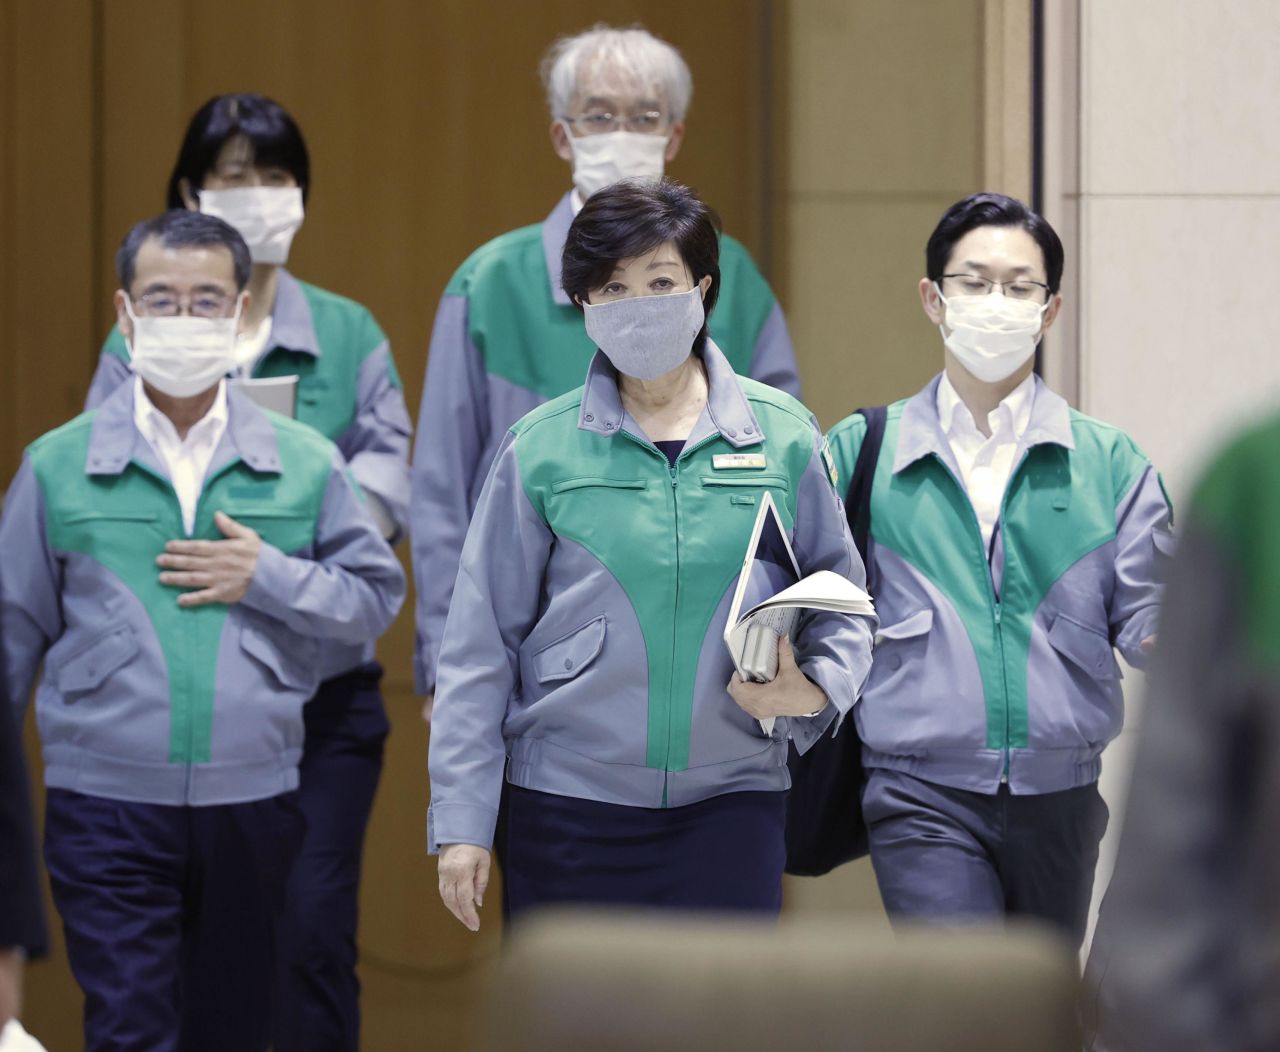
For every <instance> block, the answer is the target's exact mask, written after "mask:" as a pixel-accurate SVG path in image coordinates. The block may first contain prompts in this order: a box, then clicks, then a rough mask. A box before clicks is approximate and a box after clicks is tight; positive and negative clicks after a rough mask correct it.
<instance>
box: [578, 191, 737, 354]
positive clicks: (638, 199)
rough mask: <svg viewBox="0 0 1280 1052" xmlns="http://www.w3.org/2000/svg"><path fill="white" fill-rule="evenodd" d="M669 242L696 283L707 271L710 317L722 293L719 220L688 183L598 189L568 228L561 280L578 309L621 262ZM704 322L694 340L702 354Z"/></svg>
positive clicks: (705, 300)
mask: <svg viewBox="0 0 1280 1052" xmlns="http://www.w3.org/2000/svg"><path fill="white" fill-rule="evenodd" d="M668 241H672V242H674V243H675V246H676V248H677V249H679V251H680V257H681V259H683V260H684V263H685V266H687V267H688V268H689V270H690V272H691V273H692V274H693V280H694V282H695V284H696V283H697V282H699V281H701V280H702V279H703V278H704V277H706V276H707V275H708V274H710V275H711V286H710V288H708V289H707V294H706V295H705V296H704V297H703V299H702V308H703V311H704V312H705V314H706V316H707V317H708V318H710V317H711V311H712V309H713V308H714V307H715V305H716V300H717V299H718V298H719V296H720V218H719V216H717V215H716V213H715V212H714V211H713V210H712V209H711V208H709V207H708V206H707V205H705V204H703V202H702V200H701V199H700V198H699V197H698V195H697V194H696V193H695V192H694V191H693V190H691V189H689V187H687V186H683V185H682V184H680V183H677V182H674V181H673V180H671V179H662V180H661V181H659V182H656V183H655V182H650V181H648V180H623V181H622V182H620V183H614V184H612V185H611V186H606V187H605V188H604V189H603V190H597V191H596V192H595V193H594V194H592V195H591V196H590V197H589V198H587V203H586V204H585V205H583V206H582V211H580V212H579V213H578V214H577V216H575V217H574V220H573V223H572V224H571V225H570V227H569V236H568V238H566V240H565V243H564V255H563V257H562V258H561V265H560V284H561V285H562V286H563V287H564V291H565V292H566V293H567V294H568V296H569V299H571V300H572V301H573V302H574V304H575V305H576V306H577V307H578V309H579V310H582V302H580V301H585V300H586V299H587V295H588V293H590V292H591V290H592V289H598V288H600V286H602V285H604V284H606V283H607V282H608V280H609V278H610V277H611V276H612V274H613V271H614V269H615V268H616V267H617V265H618V261H619V260H623V259H633V258H634V257H636V256H639V255H643V254H644V253H645V252H649V251H652V250H653V249H655V248H657V247H658V246H659V245H662V244H665V243H666V242H668ZM706 341H707V327H706V325H705V324H704V325H703V326H702V328H701V330H699V332H698V335H697V337H696V338H695V339H694V341H693V350H694V353H695V354H700V353H701V352H702V349H703V347H704V346H705V344H706Z"/></svg>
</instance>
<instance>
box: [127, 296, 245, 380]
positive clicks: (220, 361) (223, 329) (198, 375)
mask: <svg viewBox="0 0 1280 1052" xmlns="http://www.w3.org/2000/svg"><path fill="white" fill-rule="evenodd" d="M243 303H244V297H243V296H241V297H240V298H238V299H237V300H236V312H235V315H234V316H233V317H230V318H192V317H189V316H186V315H181V314H180V315H176V316H175V317H172V318H155V317H150V316H148V315H143V316H141V317H139V316H138V315H136V314H134V313H133V305H132V304H131V303H130V302H129V300H128V298H126V299H125V301H124V309H125V312H126V313H127V314H128V315H129V320H130V321H131V322H132V323H133V336H132V337H130V339H129V341H128V342H129V355H130V358H131V359H132V364H133V371H134V372H136V373H137V374H138V375H139V376H141V377H142V379H143V380H145V381H146V382H147V383H149V384H150V385H151V386H152V387H154V388H155V389H156V390H157V391H162V392H163V393H164V394H167V395H169V396H170V397H172V398H190V397H191V396H192V395H197V394H199V393H200V392H201V391H207V390H209V388H210V387H212V386H213V385H214V384H216V383H217V382H218V381H219V380H221V379H222V378H223V377H224V376H226V375H227V373H229V372H230V371H231V370H232V369H233V368H235V364H236V330H237V329H238V328H239V327H240V308H241V306H242V305H243Z"/></svg>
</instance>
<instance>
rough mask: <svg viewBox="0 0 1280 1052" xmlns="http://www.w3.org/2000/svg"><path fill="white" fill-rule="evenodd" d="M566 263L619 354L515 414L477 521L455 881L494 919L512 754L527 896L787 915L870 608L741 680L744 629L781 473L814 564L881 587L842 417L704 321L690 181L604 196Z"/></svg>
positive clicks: (442, 813)
mask: <svg viewBox="0 0 1280 1052" xmlns="http://www.w3.org/2000/svg"><path fill="white" fill-rule="evenodd" d="M562 281H563V284H564V288H565V291H566V292H567V293H568V294H569V296H570V297H571V298H572V299H573V301H574V302H575V303H576V304H577V305H578V306H579V307H580V308H581V309H582V310H583V312H584V315H585V323H586V328H587V333H588V334H589V335H590V336H591V337H592V339H593V340H594V341H595V343H596V345H597V346H598V348H599V351H598V353H597V354H596V356H595V358H594V359H593V360H592V363H591V367H590V370H589V371H588V373H587V377H586V384H585V386H583V387H581V388H579V389H578V390H576V391H573V392H571V393H569V394H567V395H564V396H562V397H561V398H558V399H556V400H554V401H552V402H549V403H547V404H546V405H544V406H541V407H540V408H538V409H536V410H534V411H533V412H532V413H530V414H528V415H527V416H525V417H524V418H523V419H522V420H520V421H519V422H518V423H517V424H516V425H515V426H514V427H513V428H512V429H511V431H510V432H509V433H508V435H507V437H506V439H505V441H504V443H503V445H502V446H501V448H500V449H499V452H498V455H497V458H496V460H495V463H494V466H493V468H492V470H491V472H490V475H489V478H488V481H487V482H486V484H485V488H484V491H483V493H482V494H481V497H480V501H479V504H478V506H477V508H476V512H475V515H474V517H473V519H472V524H471V529H470V531H469V532H468V535H467V540H466V545H465V547H464V551H463V556H462V566H461V569H460V572H459V574H458V578H457V582H456V584H455V587H454V594H453V602H452V606H451V608H450V611H449V619H448V624H447V627H446V629H445V634H444V641H443V645H442V648H441V652H440V671H439V678H438V685H437V692H436V698H435V711H434V715H433V722H432V732H431V746H430V769H431V790H432V800H431V809H430V814H429V819H428V840H429V846H430V850H432V851H433V852H434V851H438V852H439V853H440V893H441V897H442V898H443V899H444V902H445V904H446V905H447V906H448V908H449V909H450V910H451V911H452V912H453V913H454V914H455V915H456V916H457V917H458V919H459V920H460V921H462V922H463V923H464V924H465V925H467V926H468V927H469V928H472V929H473V930H474V929H476V928H478V927H479V916H478V914H477V912H476V907H477V906H479V905H480V904H481V902H482V900H483V896H484V890H485V886H486V885H487V882H488V872H489V850H490V848H491V847H492V841H493V836H494V827H495V823H496V819H497V811H498V804H499V797H500V794H501V787H502V781H503V777H504V772H505V777H506V780H507V781H508V782H509V783H510V801H509V806H510V811H509V818H508V832H507V843H506V851H505V861H504V872H503V877H504V887H505V889H506V894H507V901H508V906H509V909H510V912H511V914H512V915H513V916H519V915H520V914H521V913H523V912H524V911H526V910H528V909H530V908H532V907H535V906H540V905H544V904H547V903H552V902H560V903H613V904H629V905H647V906H663V907H680V908H688V909H717V910H742V911H752V912H764V913H776V912H777V910H778V909H779V908H780V905H781V878H782V868H783V862H784V854H785V852H784V845H783V824H784V817H785V798H786V794H785V790H786V788H787V786H788V784H789V782H788V775H787V766H786V761H787V747H788V746H787V743H788V740H789V739H790V740H793V741H795V743H796V744H797V747H799V748H800V749H802V750H803V749H805V748H807V747H808V746H809V745H810V744H812V743H813V742H814V741H815V740H816V739H817V738H818V736H819V735H821V734H822V733H824V732H826V731H829V730H831V729H832V727H833V726H834V725H835V724H836V722H837V721H838V720H839V719H841V718H842V717H843V715H844V713H846V712H848V710H849V708H850V707H851V706H852V704H853V701H854V698H855V697H856V696H857V692H858V690H859V689H860V687H861V684H862V681H863V679H864V678H865V676H866V674H867V670H868V668H869V667H870V662H871V633H872V628H873V622H874V619H873V618H859V617H849V616H845V615H832V614H822V613H819V614H814V615H813V616H811V617H809V618H808V619H806V620H805V621H803V622H802V625H801V628H800V630H799V631H798V632H797V635H796V639H795V641H794V650H793V648H792V643H791V641H789V640H786V639H785V638H784V639H783V640H782V641H781V643H780V645H779V649H778V656H779V672H778V675H777V678H776V679H774V680H773V681H772V682H770V683H762V684H757V683H744V682H743V681H742V680H741V679H739V678H737V676H736V675H734V676H733V679H732V681H731V680H730V676H731V673H732V672H733V666H732V663H731V661H730V657H729V654H728V651H727V649H726V648H725V646H724V643H723V641H722V638H721V637H722V633H723V630H724V626H725V621H726V618H727V613H728V608H729V605H730V603H731V601H732V597H733V592H734V588H735V584H736V579H737V574H738V570H739V569H740V567H741V565H742V559H743V554H744V552H745V550H746V546H747V541H748V538H749V536H750V534H751V530H752V526H753V524H754V521H755V513H756V510H757V507H758V502H760V501H763V499H764V495H765V494H766V493H770V494H772V497H773V500H774V502H775V503H776V504H777V506H778V509H779V512H780V514H781V516H782V518H783V521H784V522H785V523H786V524H787V526H788V527H789V528H790V531H791V541H792V545H793V548H794V550H795V554H796V558H797V560H798V562H799V564H800V568H801V570H802V571H803V572H805V573H812V572H815V571H817V570H834V571H836V572H838V573H841V574H843V575H845V576H848V577H850V578H851V579H852V580H854V581H855V582H857V583H859V584H861V583H862V581H863V576H862V566H861V562H860V561H859V559H858V555H857V552H856V550H855V549H854V547H853V543H852V541H851V539H850V537H849V533H848V528H847V526H846V524H845V522H844V516H843V513H842V509H841V508H840V506H839V502H838V501H837V500H836V498H835V494H834V490H833V486H832V480H831V478H830V476H829V474H828V471H827V468H826V466H825V463H824V460H823V457H822V448H823V446H822V436H821V433H820V432H819V430H818V427H817V424H816V422H815V421H814V419H813V417H812V415H811V414H810V413H809V412H808V410H806V409H805V408H804V407H803V406H802V405H801V404H800V403H799V402H797V401H796V400H795V399H794V398H792V397H791V396H789V395H787V394H784V393H782V392H780V391H777V390H775V389H773V388H771V387H767V386H766V385H764V384H760V383H757V382H755V381H752V380H749V379H745V378H742V377H739V376H736V375H735V374H734V372H733V370H732V369H731V368H730V366H729V364H728V362H727V361H726V360H725V358H724V355H723V354H721V352H720V350H719V348H717V347H716V345H715V341H714V340H713V339H711V337H710V336H709V335H708V332H707V316H708V315H709V314H710V310H711V308H712V307H713V306H714V304H715V299H716V293H717V291H718V286H719V238H718V233H717V226H716V222H715V219H714V216H713V214H712V212H711V211H710V209H708V208H707V207H706V206H705V205H704V204H703V203H702V202H701V201H700V200H699V199H698V197H697V195H696V194H694V193H693V191H691V190H689V189H687V188H686V187H683V186H680V185H678V184H676V183H673V182H670V181H666V180H664V181H662V182H659V183H650V182H631V183H627V182H624V183H619V184H615V185H613V186H610V187H607V188H606V189H603V190H600V191H598V192H597V193H595V194H593V195H592V196H591V198H590V199H589V200H588V201H587V203H586V204H585V205H584V207H583V208H582V211H581V212H579V214H578V216H577V217H576V218H575V219H574V221H573V225H572V227H571V228H570V230H569V236H568V240H567V242H566V244H565V249H564V258H563V266H562ZM726 684H728V686H727V687H726ZM771 717H772V718H774V720H773V724H772V730H771V731H767V732H766V731H765V730H764V729H763V725H762V723H761V720H768V719H769V718H771Z"/></svg>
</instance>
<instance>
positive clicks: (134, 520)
mask: <svg viewBox="0 0 1280 1052" xmlns="http://www.w3.org/2000/svg"><path fill="white" fill-rule="evenodd" d="M166 524H167V526H166ZM51 525H52V530H51V531H50V532H51V537H52V540H53V543H54V546H55V547H58V548H63V549H68V550H72V551H79V552H84V553H86V554H88V555H92V556H94V557H95V558H97V559H98V560H99V561H101V562H109V563H111V564H112V565H114V564H115V563H116V559H115V558H114V556H121V557H124V558H133V557H140V556H141V555H142V554H143V553H145V554H146V555H147V556H150V557H154V556H155V555H157V554H158V553H159V551H160V548H161V546H162V544H163V541H162V540H161V538H162V537H163V538H164V539H168V538H169V537H170V536H172V537H181V536H182V535H183V532H184V531H183V529H182V520H181V518H180V517H179V509H178V502H177V500H174V502H173V514H172V516H171V517H166V518H165V519H164V520H163V521H162V520H161V516H160V513H159V512H157V511H140V510H139V511H133V510H128V509H124V508H121V509H113V510H107V511H72V512H67V513H65V514H58V515H55V516H53V517H52V523H51Z"/></svg>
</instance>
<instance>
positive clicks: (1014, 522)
mask: <svg viewBox="0 0 1280 1052" xmlns="http://www.w3.org/2000/svg"><path fill="white" fill-rule="evenodd" d="M938 380H939V378H935V379H934V380H933V381H931V382H930V383H929V385H928V386H927V387H925V389H924V390H923V391H921V392H920V393H919V394H917V395H916V396H914V397H913V398H910V399H907V400H904V401H901V402H898V403H896V404H894V405H892V406H890V407H889V412H888V421H887V424H886V429H885V435H884V445H883V447H882V448H881V452H880V458H879V462H878V464H877V466H876V473H875V480H874V484H873V487H872V493H871V528H870V538H869V547H868V556H867V562H868V579H869V580H870V582H871V589H872V593H873V594H874V595H875V598H876V611H877V613H878V614H879V615H880V623H881V626H882V627H881V629H880V632H879V634H878V635H877V637H876V660H875V664H874V666H873V667H872V670H871V678H870V680H869V681H868V683H867V689H866V691H865V693H864V695H863V698H862V701H861V703H860V704H859V705H858V708H857V711H856V718H857V724H858V732H859V734H860V735H861V736H862V741H863V759H864V762H865V763H866V765H867V766H869V767H887V768H891V769H893V770H898V771H904V772H906V773H907V774H911V775H914V776H916V777H919V778H923V779H925V780H927V781H930V782H936V783H938V784H940V785H947V786H951V787H953V788H957V789H967V790H972V791H975V792H981V793H994V792H996V791H997V789H998V788H999V787H1000V785H1001V784H1002V783H1007V784H1008V786H1009V789H1010V790H1011V791H1012V792H1014V793H1022V794H1025V793H1049V792H1055V791H1057V790H1061V789H1070V788H1073V787H1076V786H1081V785H1087V784H1089V783H1091V782H1093V781H1095V780H1096V779H1097V777H1098V775H1099V773H1100V771H1101V765H1102V760H1101V755H1102V750H1103V748H1104V747H1105V746H1106V744H1107V743H1108V742H1109V741H1111V739H1112V738H1114V737H1115V736H1116V734H1118V733H1119V731H1120V727H1121V724H1122V722H1123V718H1124V698H1123V694H1122V691H1121V686H1120V678H1121V672H1120V667H1119V665H1118V663H1117V662H1116V658H1115V653H1114V650H1113V648H1119V650H1120V652H1121V653H1122V654H1124V656H1125V658H1126V659H1127V660H1128V661H1129V662H1130V663H1131V664H1133V665H1135V666H1139V667H1140V666H1142V665H1144V664H1145V655H1144V653H1143V651H1142V649H1141V646H1140V644H1141V641H1142V640H1143V639H1145V638H1146V637H1147V636H1150V635H1152V634H1153V633H1154V631H1155V620H1156V612H1157V608H1158V604H1159V601H1160V585H1159V583H1158V573H1157V556H1158V553H1159V552H1160V550H1161V548H1162V547H1164V548H1167V547H1168V546H1169V545H1170V544H1171V543H1172V536H1171V535H1170V534H1169V532H1168V530H1169V526H1170V507H1169V503H1168V500H1167V499H1166V497H1165V493H1164V489H1163V487H1162V485H1161V483H1160V479H1159V476H1158V475H1157V474H1156V472H1155V469H1154V468H1153V467H1152V466H1151V464H1150V462H1149V461H1148V460H1147V459H1146V457H1144V456H1143V455H1142V453H1141V452H1139V450H1138V448H1137V447H1136V446H1135V445H1134V444H1133V442H1132V441H1131V440H1130V439H1129V438H1128V437H1127V436H1126V435H1125V434H1124V433H1123V432H1121V431H1119V430H1117V429H1116V428H1114V427H1110V426H1108V425H1107V424H1103V423H1100V422H1099V421H1097V420H1093V419H1090V418H1089V417H1087V416H1085V415H1083V414H1082V413H1078V412H1076V411H1075V410H1073V409H1071V408H1070V407H1069V406H1068V405H1067V403H1066V402H1065V401H1064V400H1063V399H1062V398H1061V397H1059V396H1058V395H1056V394H1054V393H1053V392H1052V391H1050V390H1049V389H1048V388H1047V387H1045V385H1044V384H1043V383H1041V382H1040V381H1039V380H1038V379H1037V380H1036V389H1035V400H1034V402H1033V404H1032V410H1031V420H1030V423H1029V424H1028V426H1027V430H1026V433H1025V434H1024V435H1023V437H1022V439H1021V442H1020V444H1019V448H1018V451H1017V453H1016V454H1015V462H1014V463H1015V467H1014V470H1013V473H1012V475H1011V476H1010V479H1009V484H1008V487H1007V488H1006V490H1005V495H1004V502H1003V505H1002V507H1001V511H1000V516H999V519H998V521H997V524H996V531H995V533H994V535H993V538H992V542H993V543H992V547H991V551H990V553H988V550H987V547H986V545H984V543H983V539H982V532H981V529H980V527H979V525H978V519H977V516H976V515H975V513H974V511H973V505H972V503H971V502H970V499H969V496H968V493H967V492H966V491H965V488H964V485H963V483H962V482H961V480H960V479H961V476H960V471H959V468H958V466H957V464H956V461H955V456H954V454H953V453H952V451H951V445H950V443H949V442H948V441H947V438H946V436H945V435H944V434H943V432H942V426H941V424H940V422H939V419H938V410H937V388H938ZM864 434H865V421H864V420H863V418H862V416H861V415H859V414H856V413H855V414H854V415H852V416H850V417H848V418H846V419H845V420H843V421H842V422H841V423H839V424H838V425H836V427H835V428H834V429H833V430H832V431H831V433H830V435H829V436H828V439H829V442H830V445H831V452H832V456H833V457H834V459H835V462H836V465H837V470H838V473H839V476H840V478H841V479H842V480H843V485H842V486H841V487H840V488H841V490H842V491H843V490H844V489H845V488H847V486H848V480H849V478H850V476H851V474H852V471H853V466H854V464H855V462H856V460H857V456H858V450H859V448H860V446H861V444H862V439H863V436H864Z"/></svg>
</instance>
